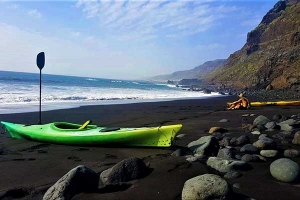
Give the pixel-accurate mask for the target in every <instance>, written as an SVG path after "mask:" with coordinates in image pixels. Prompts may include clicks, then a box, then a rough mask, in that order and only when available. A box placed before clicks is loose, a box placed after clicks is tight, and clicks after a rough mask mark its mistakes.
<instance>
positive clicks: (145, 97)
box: [0, 81, 220, 114]
mask: <svg viewBox="0 0 300 200" xmlns="http://www.w3.org/2000/svg"><path fill="white" fill-rule="evenodd" d="M116 82H118V81H116ZM129 83H131V84H132V81H130V82H129ZM136 83H138V82H136ZM133 84H134V83H133ZM148 84H149V83H145V84H143V83H141V84H140V85H141V86H145V87H141V88H134V87H132V88H111V87H109V88H106V87H83V86H62V85H43V86H42V103H43V109H57V108H69V107H74V106H78V105H88V104H115V103H132V102H144V101H165V100H173V99H187V98H207V97H213V96H220V95H219V94H218V93H212V94H203V93H202V92H194V91H187V90H182V89H180V88H173V89H172V88H170V89H167V88H165V89H164V88H160V87H158V88H156V87H151V86H149V87H148ZM167 86H168V87H170V86H169V85H167ZM39 98H40V97H39V85H33V84H31V85H30V84H28V85H26V86H24V85H23V84H9V85H8V84H1V83H0V114H1V113H12V112H25V111H24V109H25V110H28V111H36V110H35V109H37V108H38V107H37V106H34V105H38V104H39ZM20 109H21V110H20Z"/></svg>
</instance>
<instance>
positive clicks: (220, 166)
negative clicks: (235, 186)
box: [206, 157, 249, 172]
mask: <svg viewBox="0 0 300 200" xmlns="http://www.w3.org/2000/svg"><path fill="white" fill-rule="evenodd" d="M206 164H207V165H208V166H210V167H211V168H214V169H215V170H218V171H219V172H230V171H236V170H244V169H248V168H249V164H248V163H246V162H244V161H235V160H228V159H223V158H218V157H210V158H209V159H208V160H207V162H206Z"/></svg>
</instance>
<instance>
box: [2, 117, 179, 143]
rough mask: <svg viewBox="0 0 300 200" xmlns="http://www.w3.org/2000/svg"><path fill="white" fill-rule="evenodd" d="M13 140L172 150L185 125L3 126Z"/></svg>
mask: <svg viewBox="0 0 300 200" xmlns="http://www.w3.org/2000/svg"><path fill="white" fill-rule="evenodd" d="M1 124H3V125H4V127H5V128H6V130H7V131H8V133H9V134H10V135H11V136H12V137H13V138H18V139H28V140H35V141H40V142H48V143H58V144H68V145H121V146H149V147H169V146H171V145H172V142H173V140H174V138H175V136H176V134H177V133H178V132H179V131H180V130H181V128H182V124H176V125H167V126H159V127H142V128H119V127H98V126H97V125H88V122H87V123H85V124H84V125H80V124H72V123H68V122H54V123H49V124H43V125H23V124H14V123H10V122H3V121H2V122H1Z"/></svg>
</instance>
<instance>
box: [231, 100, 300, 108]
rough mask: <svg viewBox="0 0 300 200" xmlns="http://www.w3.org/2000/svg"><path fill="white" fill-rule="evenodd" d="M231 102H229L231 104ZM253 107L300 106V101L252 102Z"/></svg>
mask: <svg viewBox="0 0 300 200" xmlns="http://www.w3.org/2000/svg"><path fill="white" fill-rule="evenodd" d="M230 103H231V102H227V104H230ZM250 105H251V106H252V107H260V106H300V100H298V101H256V102H250Z"/></svg>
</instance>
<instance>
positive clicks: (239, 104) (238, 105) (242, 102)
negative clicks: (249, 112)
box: [226, 93, 250, 110]
mask: <svg viewBox="0 0 300 200" xmlns="http://www.w3.org/2000/svg"><path fill="white" fill-rule="evenodd" d="M238 96H239V97H240V99H239V100H237V101H234V102H232V103H230V104H229V105H228V106H229V107H228V108H227V109H226V110H237V109H248V108H250V101H249V100H248V99H247V98H245V96H244V94H243V93H241V94H239V95H238Z"/></svg>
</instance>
